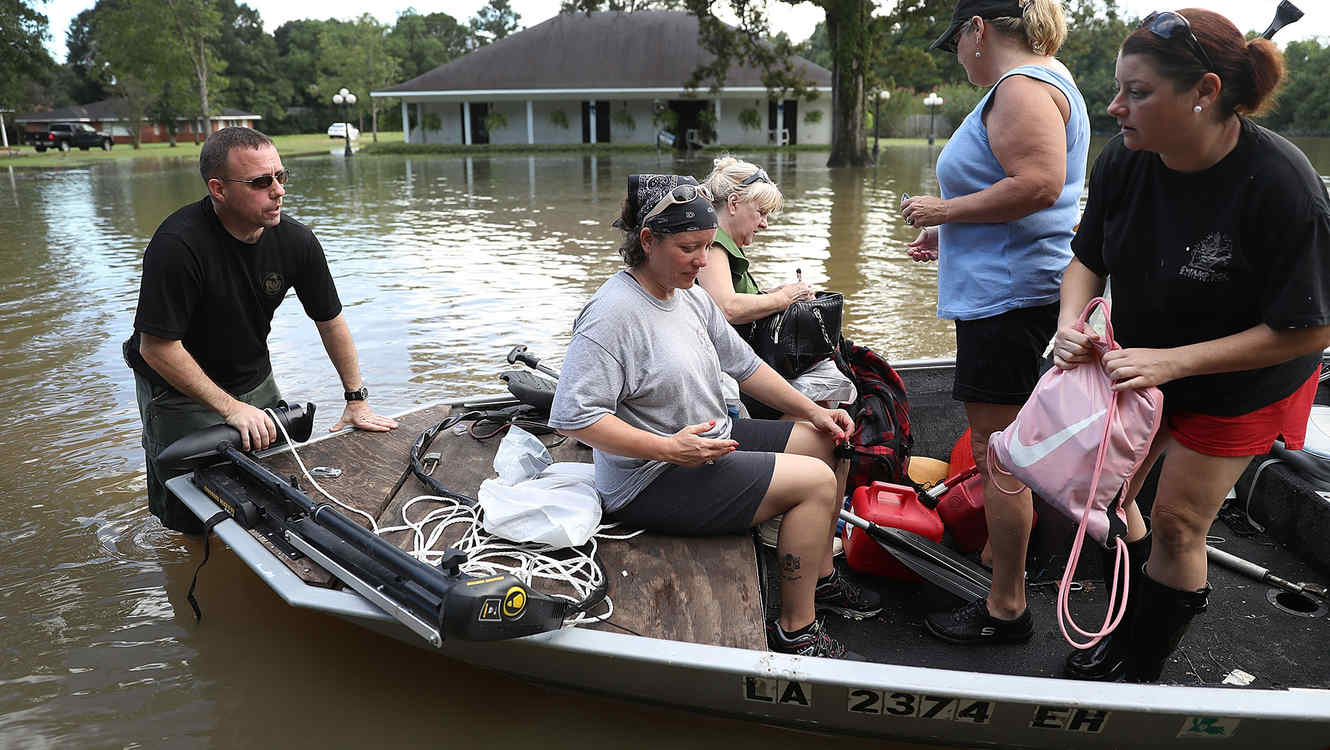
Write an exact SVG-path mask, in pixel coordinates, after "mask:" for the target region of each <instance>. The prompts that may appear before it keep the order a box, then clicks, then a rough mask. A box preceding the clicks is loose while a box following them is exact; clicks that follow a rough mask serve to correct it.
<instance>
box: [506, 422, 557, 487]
mask: <svg viewBox="0 0 1330 750" xmlns="http://www.w3.org/2000/svg"><path fill="white" fill-rule="evenodd" d="M552 463H554V457H553V456H551V455H550V451H549V449H548V448H546V447H545V444H544V443H542V442H540V438H538V437H536V436H535V435H532V434H531V433H529V432H527V431H526V430H524V429H522V428H521V427H518V426H517V425H513V426H511V427H509V428H508V434H507V435H504V436H503V440H502V441H501V442H500V443H499V452H498V453H496V454H494V470H495V471H497V472H499V481H501V482H503V483H504V484H517V483H518V482H521V481H524V480H527V479H534V478H536V477H538V476H540V472H542V471H544V470H545V469H547V468H548V467H549V465H550V464H552Z"/></svg>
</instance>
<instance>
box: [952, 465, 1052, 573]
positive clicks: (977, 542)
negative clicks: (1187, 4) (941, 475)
mask: <svg viewBox="0 0 1330 750" xmlns="http://www.w3.org/2000/svg"><path fill="white" fill-rule="evenodd" d="M945 484H946V486H947V488H948V489H947V491H946V493H945V494H943V495H942V497H941V499H940V500H939V501H938V504H937V514H938V516H939V517H940V518H941V519H942V523H943V524H944V525H945V526H946V527H947V531H950V532H951V538H952V541H954V542H955V543H956V546H957V547H958V548H959V549H960V551H961V552H964V553H965V554H967V555H968V554H974V553H976V552H978V551H980V550H982V549H983V548H984V545H985V544H988V517H987V516H986V515H985V513H984V477H983V475H982V474H980V473H978V470H977V469H975V468H974V467H970V468H969V469H967V470H965V471H963V472H961V473H959V474H957V475H956V476H953V477H950V478H948V479H946V480H945ZM1030 513H1031V518H1030V524H1031V525H1030V528H1032V529H1033V528H1034V524H1035V523H1036V522H1038V520H1039V514H1038V513H1035V512H1034V510H1033V509H1031V511H1030Z"/></svg>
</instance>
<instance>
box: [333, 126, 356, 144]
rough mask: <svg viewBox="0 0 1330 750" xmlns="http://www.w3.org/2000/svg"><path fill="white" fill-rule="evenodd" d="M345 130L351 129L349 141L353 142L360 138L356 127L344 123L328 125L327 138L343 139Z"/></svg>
mask: <svg viewBox="0 0 1330 750" xmlns="http://www.w3.org/2000/svg"><path fill="white" fill-rule="evenodd" d="M347 128H351V140H353V141H354V140H355V139H357V138H359V137H360V131H359V130H357V129H356V126H355V125H351V124H350V123H345V122H334V123H333V124H331V125H329V126H328V137H329V138H345V137H346V129H347Z"/></svg>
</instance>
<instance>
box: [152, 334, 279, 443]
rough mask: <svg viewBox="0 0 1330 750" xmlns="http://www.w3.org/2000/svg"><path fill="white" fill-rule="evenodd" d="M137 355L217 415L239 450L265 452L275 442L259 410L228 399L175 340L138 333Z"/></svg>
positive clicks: (274, 431)
mask: <svg viewBox="0 0 1330 750" xmlns="http://www.w3.org/2000/svg"><path fill="white" fill-rule="evenodd" d="M139 354H140V355H142V356H143V361H144V362H147V363H148V366H149V367H151V368H152V369H153V371H154V372H156V373H157V374H158V375H161V376H162V377H163V378H164V379H165V380H166V382H168V383H170V384H171V387H172V388H175V389H176V390H177V391H180V392H181V393H183V394H185V395H186V396H189V397H190V398H192V399H194V400H195V401H197V402H199V403H200V404H203V405H204V406H206V407H208V408H209V409H212V410H213V411H215V412H217V414H218V415H220V416H221V417H222V419H224V420H226V423H227V424H229V425H231V426H232V427H234V428H236V429H237V430H239V431H240V449H241V450H246V451H247V450H249V449H250V447H251V446H253V447H254V449H256V450H262V449H264V448H267V447H268V446H269V445H270V444H271V443H272V441H274V440H276V439H277V426H276V425H274V424H273V422H272V420H271V419H270V418H269V417H268V415H267V414H264V413H263V411H262V410H261V409H258V408H257V407H254V406H250V405H249V404H246V403H245V402H243V401H239V400H237V399H236V398H234V397H232V396H231V394H229V393H227V392H226V391H225V390H223V389H222V388H221V386H219V385H217V384H216V383H214V382H213V381H212V378H209V377H208V375H207V373H205V372H203V368H202V367H200V366H199V363H198V361H197V360H195V359H194V357H193V356H192V355H191V354H190V353H189V352H187V351H185V345H184V344H182V343H181V342H180V341H179V340H177V339H163V338H158V337H157V336H153V335H152V334H150V333H143V332H141V331H140V332H139Z"/></svg>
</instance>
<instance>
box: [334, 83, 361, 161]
mask: <svg viewBox="0 0 1330 750" xmlns="http://www.w3.org/2000/svg"><path fill="white" fill-rule="evenodd" d="M355 103H356V95H355V94H353V93H351V92H350V91H347V90H346V89H342V90H340V91H338V92H337V93H336V94H333V104H340V105H341V106H342V137H343V138H345V139H346V151H344V152H343V153H345V154H346V156H348V157H349V156H351V119H350V115H349V114H348V110H349V109H350V108H351V105H352V104H355Z"/></svg>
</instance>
